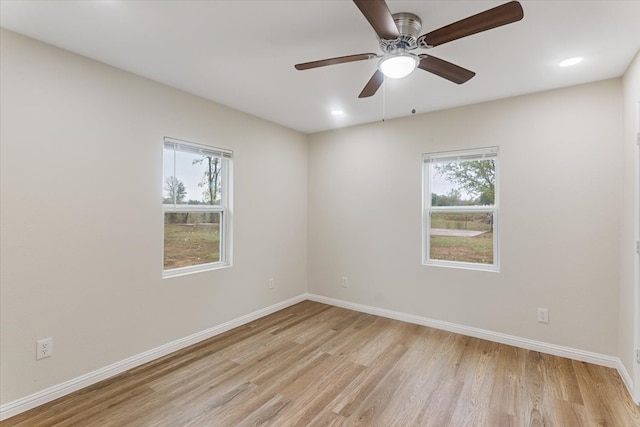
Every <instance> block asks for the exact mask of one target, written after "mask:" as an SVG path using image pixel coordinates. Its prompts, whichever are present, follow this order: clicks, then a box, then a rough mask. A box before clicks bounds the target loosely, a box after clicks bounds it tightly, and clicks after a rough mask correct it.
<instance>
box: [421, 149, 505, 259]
mask: <svg viewBox="0 0 640 427" xmlns="http://www.w3.org/2000/svg"><path fill="white" fill-rule="evenodd" d="M423 167H424V170H423V181H424V182H423V186H424V194H423V208H424V209H423V230H424V232H423V263H424V264H427V265H443V266H451V267H461V268H474V269H483V270H495V271H497V270H498V226H497V225H498V221H497V219H498V179H497V178H498V148H497V147H490V148H485V149H477V150H464V151H456V152H445V153H433V154H425V155H424V166H423Z"/></svg>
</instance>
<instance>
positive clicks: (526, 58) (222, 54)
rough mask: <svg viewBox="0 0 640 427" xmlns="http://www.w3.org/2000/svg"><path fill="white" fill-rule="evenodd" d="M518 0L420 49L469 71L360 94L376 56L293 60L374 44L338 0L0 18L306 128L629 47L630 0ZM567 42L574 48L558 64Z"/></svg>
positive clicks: (444, 11) (638, 9)
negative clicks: (462, 33) (469, 29)
mask: <svg viewBox="0 0 640 427" xmlns="http://www.w3.org/2000/svg"><path fill="white" fill-rule="evenodd" d="M502 3H505V1H401V0H388V1H387V4H388V5H389V9H390V11H391V12H392V13H396V12H411V13H414V14H416V15H418V16H420V17H421V18H422V21H423V27H422V28H423V30H422V31H421V33H426V32H428V31H431V30H434V29H436V28H439V27H441V26H444V25H447V24H449V23H452V22H454V21H458V20H460V19H462V18H466V17H467V16H470V15H473V14H476V13H479V12H482V11H484V10H486V9H489V8H492V7H495V6H497V5H500V4H502ZM521 3H522V6H523V9H524V19H523V20H522V21H520V22H516V23H514V24H510V25H507V26H504V27H500V28H497V29H493V30H490V31H487V32H484V33H480V34H476V35H472V36H469V37H466V38H463V39H460V40H456V41H453V42H450V43H447V44H444V45H441V46H438V47H436V48H434V49H431V50H429V51H428V53H429V54H433V55H434V56H437V57H439V58H441V59H445V60H447V61H449V62H453V63H455V64H458V65H460V66H462V67H465V68H468V69H470V70H473V71H475V72H476V73H477V75H476V76H475V77H474V78H473V79H471V80H470V81H469V82H467V83H465V84H463V85H460V86H459V85H456V84H453V83H451V82H449V81H447V80H444V79H442V78H440V77H437V76H435V75H433V74H429V73H426V72H424V71H422V70H416V71H414V73H413V74H411V75H410V76H409V77H407V78H405V79H402V80H389V81H388V82H387V83H385V85H384V86H383V87H381V88H380V90H379V91H378V92H377V93H376V95H375V96H373V97H371V98H368V99H358V94H359V93H360V91H361V90H362V88H363V87H364V85H365V84H366V83H367V81H368V80H369V78H370V77H371V75H372V74H373V73H374V71H375V70H376V65H377V61H376V60H369V61H361V62H354V63H348V64H340V65H334V66H329V67H324V68H318V69H313V70H306V71H297V70H295V69H294V67H293V66H294V64H296V63H301V62H308V61H313V60H318V59H325V58H331V57H336V56H343V55H350V54H357V53H367V52H373V53H379V52H380V50H379V46H378V41H377V39H376V36H375V33H374V32H373V30H372V29H371V27H370V26H369V24H368V23H367V21H366V20H365V18H364V17H363V16H362V14H361V13H360V11H359V10H358V8H357V7H356V6H355V5H354V4H353V3H352V2H351V1H349V0H335V1H326V0H325V1H310V0H298V1H291V0H287V1H266V0H258V1H237V0H236V1H168V0H164V1H160V0H157V1H33V0H32V1H11V0H1V1H0V25H1V26H2V27H4V28H7V29H10V30H13V31H16V32H18V33H22V34H25V35H28V36H30V37H33V38H36V39H39V40H42V41H45V42H47V43H50V44H53V45H56V46H59V47H62V48H65V49H68V50H70V51H72V52H76V53H79V54H81V55H84V56H87V57H90V58H93V59H96V60H98V61H102V62H104V63H107V64H110V65H113V66H115V67H118V68H121V69H123V70H127V71H130V72H132V73H135V74H139V75H141V76H145V77H148V78H150V79H153V80H156V81H158V82H162V83H165V84H167V85H170V86H173V87H176V88H179V89H182V90H184V91H187V92H190V93H193V94H196V95H199V96H201V97H204V98H207V99H210V100H213V101H216V102H219V103H221V104H225V105H228V106H230V107H233V108H236V109H238V110H241V111H245V112H247V113H250V114H253V115H255V116H258V117H262V118H264V119H267V120H270V121H272V122H275V123H279V124H282V125H284V126H287V127H289V128H293V129H297V130H299V131H302V132H305V133H313V132H318V131H322V130H327V129H333V128H338V127H344V126H350V125H354V124H359V123H367V122H373V121H378V120H381V119H382V118H383V116H384V117H385V118H393V117H400V116H407V115H411V110H412V109H415V110H416V111H417V113H423V112H427V111H434V110H440V109H444V108H450V107H455V106H460V105H466V104H474V103H478V102H482V101H488V100H492V99H499V98H505V97H509V96H514V95H520V94H525V93H531V92H537V91H542V90H547V89H552V88H557V87H562V86H570V85H575V84H580V83H586V82H590V81H596V80H602V79H608V78H614V77H619V76H621V75H622V74H623V73H624V71H625V70H626V68H627V66H628V65H629V63H630V62H631V60H632V59H633V57H634V55H635V54H636V53H637V52H638V50H639V49H640V1H638V0H636V1H633V0H627V1H611V0H609V1H526V0H525V1H521ZM422 52H427V51H423V50H420V51H418V53H422ZM572 56H582V57H584V61H583V62H582V63H581V64H579V65H576V66H574V67H569V68H561V67H558V65H557V64H558V62H559V61H560V60H562V59H565V58H568V57H572ZM333 109H341V110H344V112H345V113H344V114H343V115H342V116H333V115H331V114H330V112H331V110H333Z"/></svg>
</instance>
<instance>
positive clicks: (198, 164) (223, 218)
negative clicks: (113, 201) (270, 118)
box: [162, 138, 232, 277]
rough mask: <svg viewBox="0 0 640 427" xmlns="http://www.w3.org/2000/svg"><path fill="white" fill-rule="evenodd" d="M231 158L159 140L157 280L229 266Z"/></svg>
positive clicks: (225, 153)
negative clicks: (160, 238)
mask: <svg viewBox="0 0 640 427" xmlns="http://www.w3.org/2000/svg"><path fill="white" fill-rule="evenodd" d="M231 154H232V153H231V151H228V150H222V149H219V148H212V147H204V146H200V145H196V144H192V143H188V142H184V141H179V140H176V139H172V138H165V139H164V151H163V174H162V208H163V211H164V251H163V277H169V276H176V275H180V274H185V273H192V272H196V271H203V270H211V269H214V268H219V267H223V266H228V265H231V259H230V253H231V252H230V248H231V185H230V184H231Z"/></svg>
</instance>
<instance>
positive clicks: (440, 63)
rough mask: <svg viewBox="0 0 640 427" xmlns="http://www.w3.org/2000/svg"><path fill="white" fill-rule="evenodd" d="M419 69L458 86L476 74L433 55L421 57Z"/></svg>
mask: <svg viewBox="0 0 640 427" xmlns="http://www.w3.org/2000/svg"><path fill="white" fill-rule="evenodd" d="M418 68H421V69H423V70H425V71H428V72H430V73H433V74H435V75H436V76H440V77H442V78H444V79H447V80H449V81H452V82H454V83H457V84H462V83H464V82H466V81H468V80H469V79H470V78H471V77H473V76H475V75H476V73H474V72H473V71H469V70H467V69H466V68H462V67H460V66H459V65H456V64H452V63H451V62H447V61H445V60H443V59H440V58H436V57H435V56H431V55H425V54H422V55H420V62H419V63H418Z"/></svg>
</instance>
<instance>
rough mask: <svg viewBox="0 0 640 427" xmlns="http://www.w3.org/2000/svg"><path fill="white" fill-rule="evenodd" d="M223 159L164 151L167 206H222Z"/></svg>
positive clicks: (163, 189)
mask: <svg viewBox="0 0 640 427" xmlns="http://www.w3.org/2000/svg"><path fill="white" fill-rule="evenodd" d="M222 167H223V159H222V158H220V157H217V156H213V155H202V154H198V153H196V152H189V151H180V150H178V151H174V150H173V148H164V151H163V179H162V184H163V186H162V200H163V203H165V204H174V203H175V204H178V205H184V204H189V205H220V201H221V198H222V194H221V191H222V178H223V177H222Z"/></svg>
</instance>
